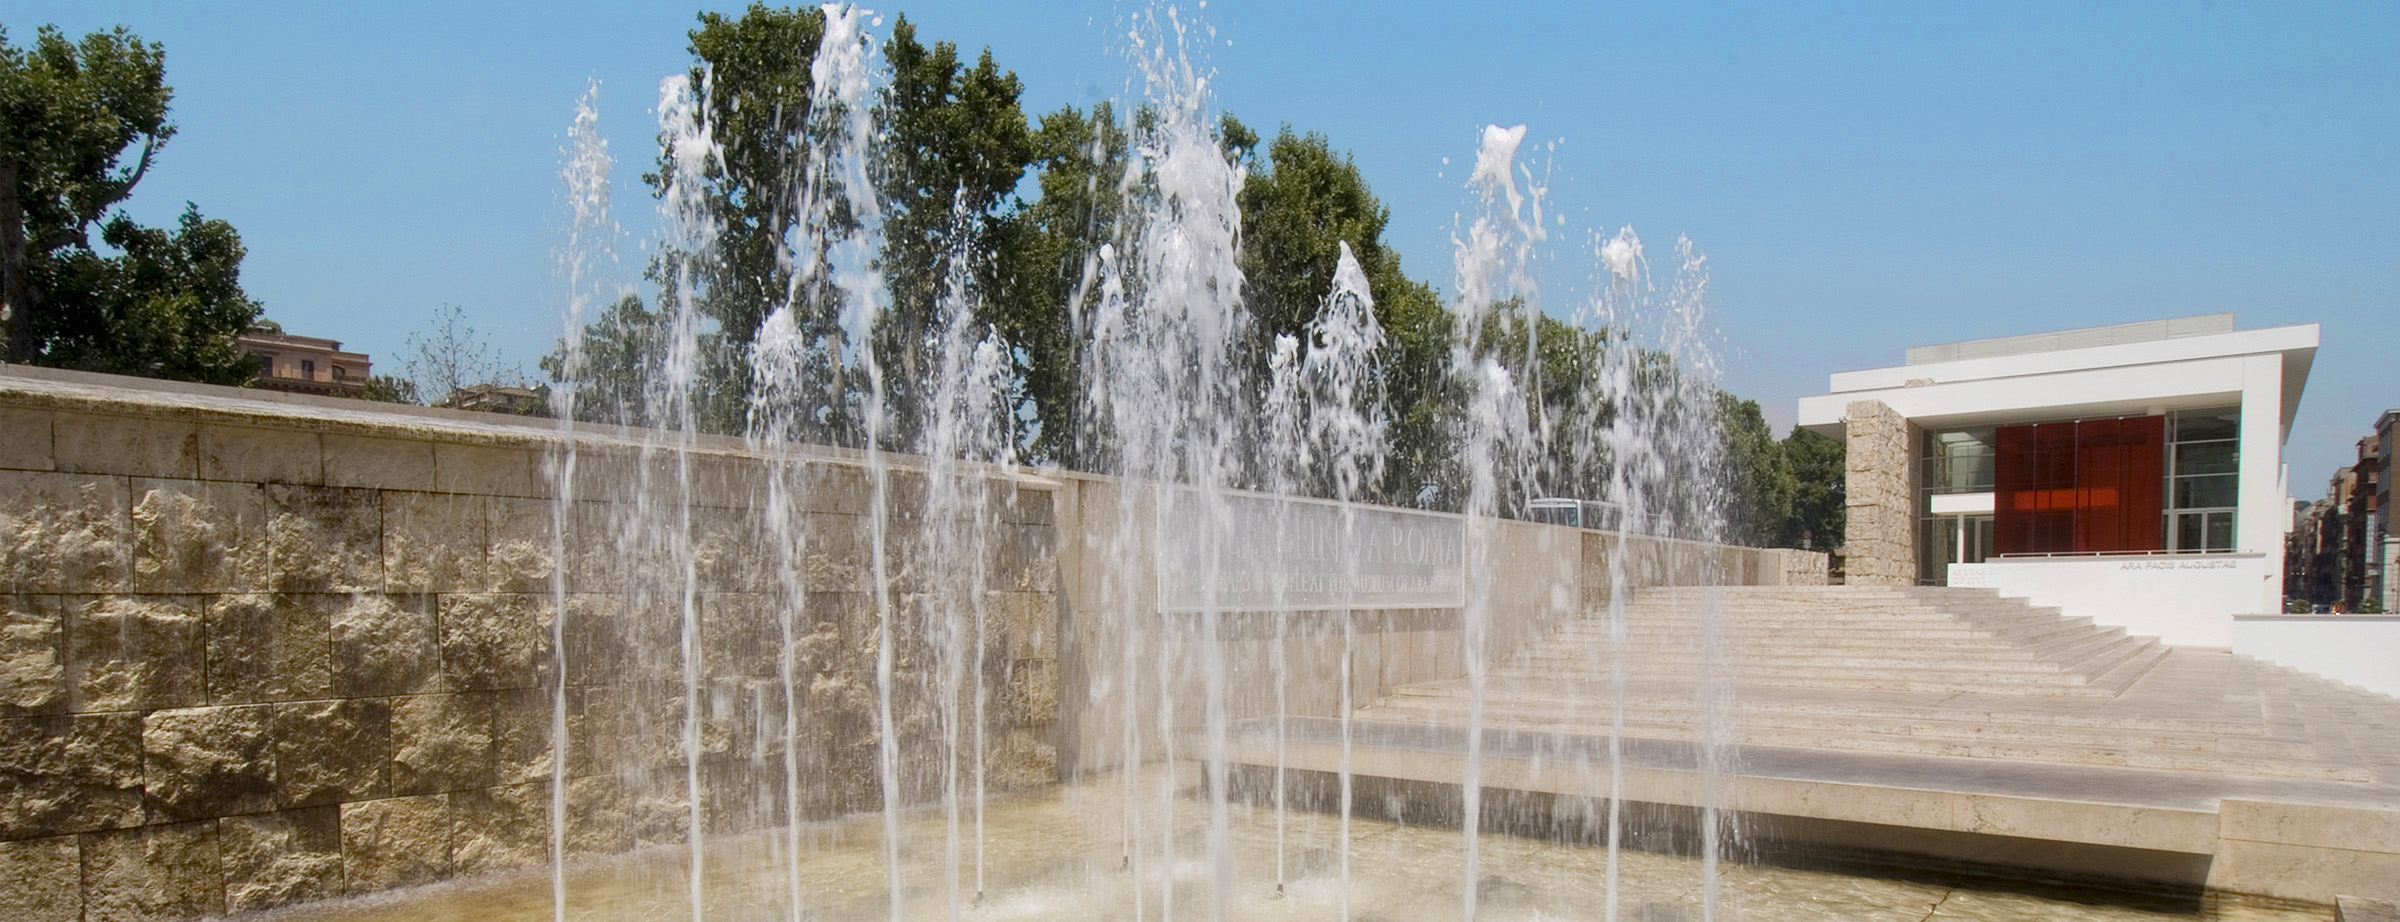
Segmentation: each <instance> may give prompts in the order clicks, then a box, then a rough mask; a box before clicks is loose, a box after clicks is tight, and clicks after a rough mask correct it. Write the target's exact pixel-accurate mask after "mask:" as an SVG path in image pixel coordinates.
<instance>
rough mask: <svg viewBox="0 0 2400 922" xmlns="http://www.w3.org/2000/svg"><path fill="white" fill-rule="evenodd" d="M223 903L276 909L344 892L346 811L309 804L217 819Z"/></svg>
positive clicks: (234, 907) (242, 907)
mask: <svg viewBox="0 0 2400 922" xmlns="http://www.w3.org/2000/svg"><path fill="white" fill-rule="evenodd" d="M217 841H218V849H219V854H220V856H221V858H222V861H223V866H224V874H225V908H226V909H227V910H229V911H232V912H243V911H247V910H254V909H272V908H274V907H277V906H287V905H290V904H293V903H302V902H307V901H309V900H322V899H330V898H333V897H337V896H340V895H341V894H342V812H341V808H340V807H332V806H327V807H311V808H308V809H304V810H286V811H283V812H281V813H261V814H253V815H249V816H232V817H226V818H225V819H223V820H221V821H219V823H218V824H217Z"/></svg>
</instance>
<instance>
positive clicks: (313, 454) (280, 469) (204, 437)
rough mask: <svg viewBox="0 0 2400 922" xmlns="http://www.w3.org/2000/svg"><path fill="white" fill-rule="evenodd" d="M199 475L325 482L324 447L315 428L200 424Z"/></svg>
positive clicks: (246, 481) (245, 479) (205, 478)
mask: <svg viewBox="0 0 2400 922" xmlns="http://www.w3.org/2000/svg"><path fill="white" fill-rule="evenodd" d="M200 477H201V478H202V479H204V480H235V481H242V482H245V483H306V484H321V483H324V482H325V465H324V449H323V447H322V445H321V444H320V443H319V441H318V436H317V434H316V433H314V432H295V431H293V430H290V429H262V428H256V427H251V426H201V427H200Z"/></svg>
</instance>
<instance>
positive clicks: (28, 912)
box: [0, 836, 83, 922]
mask: <svg viewBox="0 0 2400 922" xmlns="http://www.w3.org/2000/svg"><path fill="white" fill-rule="evenodd" d="M75 838H76V837H74V836H54V837H51V838H47V839H27V840H24V841H22V842H0V918H6V919H8V920H9V922H82V920H83V858H82V854H81V852H80V851H78V849H77V848H76V845H75Z"/></svg>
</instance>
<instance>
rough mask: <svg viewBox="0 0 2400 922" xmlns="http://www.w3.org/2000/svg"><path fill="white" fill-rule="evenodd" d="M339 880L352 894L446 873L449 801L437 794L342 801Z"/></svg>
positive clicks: (429, 880)
mask: <svg viewBox="0 0 2400 922" xmlns="http://www.w3.org/2000/svg"><path fill="white" fill-rule="evenodd" d="M341 810H342V879H343V884H344V887H343V889H344V890H346V891H347V892H349V893H350V894H353V895H356V894H361V893H373V892H375V891H378V890H389V889H392V888H394V887H406V886H410V885H414V884H425V883H432V882H434V881H437V880H441V879H443V878H446V877H449V876H450V802H449V798H448V797H446V796H444V795H441V794H431V795H426V796H423V797H394V798H389V799H386V800H367V801H360V802H357V803H349V804H343V805H342V807H341Z"/></svg>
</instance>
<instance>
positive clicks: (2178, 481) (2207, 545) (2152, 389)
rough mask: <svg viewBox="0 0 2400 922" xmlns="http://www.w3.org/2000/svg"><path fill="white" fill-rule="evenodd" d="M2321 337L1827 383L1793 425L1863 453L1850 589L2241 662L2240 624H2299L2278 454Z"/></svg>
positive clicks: (1973, 350)
mask: <svg viewBox="0 0 2400 922" xmlns="http://www.w3.org/2000/svg"><path fill="white" fill-rule="evenodd" d="M2318 335H2319V331H2318V328H2317V326H2316V325H2315V324H2302V325H2296V326H2282V327H2270V328H2266V329H2255V330H2237V329H2235V326H2234V318H2233V315H2232V314H2210V315H2203V316H2196V317H2179V318H2174V319H2170V320H2157V321H2149V322H2143V323H2132V324H2121V325H2116V326H2107V327H2091V328H2085V329H2077V330H2065V331H2060V332H2055V333H2036V334H2031V335H2025V336H2012V337H2006V338H2002V339H1985V340H1974V341H1969V342H1958V343H1947V344H1942V345H1934V346H1920V347H1916V348H1912V349H1909V350H1908V354H1907V358H1906V362H1905V363H1904V364H1901V365H1897V366H1891V367H1886V368H1873V369H1866V370H1863V371H1850V372H1841V373H1837V374H1834V375H1833V376H1832V377H1831V379H1830V385H1831V386H1830V387H1829V388H1828V393H1825V394H1823V395H1820V396H1811V397H1803V398H1801V400H1800V405H1799V408H1798V410H1799V412H1798V423H1799V425H1800V426H1801V427H1803V428H1807V429H1811V430H1814V431H1817V432H1819V433H1822V434H1825V435H1828V436H1832V437H1835V438H1840V439H1844V440H1845V441H1846V442H1847V443H1848V446H1849V454H1848V459H1849V460H1848V464H1849V471H1848V478H1847V493H1848V502H1849V509H1848V512H1849V529H1848V534H1847V539H1848V546H1847V551H1848V555H1849V556H1848V560H1847V561H1846V564H1847V568H1848V572H1847V577H1848V579H1849V581H1850V582H1852V583H1884V584H1895V583H1896V584H1909V583H1922V584H1933V585H1952V586H1983V587H1990V588H1994V589H1998V590H2000V592H2001V593H2002V594H2004V595H2010V596H2019V597H2025V598H2029V599H2032V600H2033V601H2034V602H2035V603H2036V604H2040V605H2052V606H2057V607H2059V608H2062V609H2064V610H2065V611H2066V612H2067V614H2069V615H2078V616H2088V617H2092V618H2094V619H2095V620H2098V621H2100V622H2101V623H2105V624H2113V625H2117V626H2121V627H2126V628H2128V629H2129V630H2132V631H2134V632H2135V633H2142V634H2151V635H2155V636H2158V637H2161V638H2164V639H2166V640H2168V641H2169V642H2172V643H2185V644H2194V645H2201V646H2215V647H2226V646H2230V645H2231V643H2232V638H2233V630H2234V618H2235V617H2236V616H2237V615H2246V614H2257V613H2265V612H2275V611H2279V610H2281V609H2282V608H2283V607H2284V605H2285V602H2284V597H2285V592H2284V585H2283V582H2284V572H2285V560H2286V556H2287V553H2286V552H2287V546H2286V540H2285V539H2286V534H2287V532H2289V531H2290V530H2291V528H2292V525H2293V516H2292V501H2291V496H2290V490H2289V489H2288V483H2287V481H2286V480H2285V473H2286V472H2285V470H2284V465H2283V448H2284V441H2285V439H2286V438H2287V437H2288V436H2289V435H2290V432H2291V425H2292V418H2293V415H2294V414H2295V413H2296V412H2297V411H2298V408H2299V405H2300V394H2301V391H2302V389H2303V388H2305V387H2306V386H2307V383H2308V374H2309V369H2310V366H2311V365H2312V364H2313V363H2314V361H2315V358H2316V351H2317V344H2318ZM2345 511H2346V510H2345Z"/></svg>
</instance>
